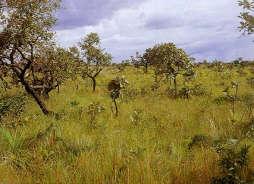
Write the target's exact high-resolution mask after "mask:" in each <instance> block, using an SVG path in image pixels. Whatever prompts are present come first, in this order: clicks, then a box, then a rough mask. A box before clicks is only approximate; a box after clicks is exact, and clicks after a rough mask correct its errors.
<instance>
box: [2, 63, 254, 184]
mask: <svg viewBox="0 0 254 184" xmlns="http://www.w3.org/2000/svg"><path fill="white" fill-rule="evenodd" d="M116 76H125V78H126V79H127V80H128V81H129V85H128V86H127V87H126V89H124V90H123V91H122V95H121V98H119V99H118V100H117V103H118V106H119V116H118V117H116V116H115V115H114V111H113V110H114V108H113V103H112V100H111V98H110V95H109V93H108V91H107V83H108V82H109V81H110V80H111V79H112V78H114V77H116ZM253 77H254V69H253V66H245V67H241V66H234V67H233V68H230V67H228V66H226V65H225V68H224V69H223V70H222V71H221V70H219V69H218V68H217V67H216V66H215V67H210V68H209V67H208V66H206V65H202V66H199V67H197V68H196V76H195V78H194V79H192V80H191V81H189V82H188V83H187V84H186V85H188V86H189V87H192V88H194V86H197V85H199V88H197V89H196V93H195V94H191V96H190V98H189V99H186V98H174V97H173V96H172V95H171V94H170V93H169V92H168V91H169V87H170V81H167V80H162V81H161V83H160V88H158V89H155V90H152V87H151V86H152V85H153V83H154V73H153V70H152V69H150V70H149V72H148V74H145V73H144V72H143V69H142V68H140V69H136V68H134V67H126V68H125V69H124V71H119V70H118V69H117V68H113V67H109V68H106V69H105V70H104V71H103V72H102V73H101V75H100V76H99V77H98V82H97V83H98V86H97V89H96V91H95V92H94V93H93V92H92V87H91V81H89V79H87V80H82V79H81V78H78V79H76V80H74V81H73V80H68V81H66V82H65V83H64V84H63V85H62V86H61V88H60V91H59V93H58V92H57V90H55V91H53V92H52V93H51V94H50V98H49V100H47V101H46V105H47V107H48V108H49V109H50V110H52V111H54V112H55V115H54V116H45V115H43V114H42V113H41V111H40V109H39V108H38V106H37V105H36V104H35V103H34V101H33V100H32V98H30V97H27V96H25V97H24V99H23V100H24V103H25V105H24V107H23V108H24V109H23V110H22V109H21V110H20V111H22V112H21V113H20V114H19V115H17V113H7V114H5V115H4V116H3V117H2V119H1V123H2V126H1V129H0V154H1V160H0V183H11V184H15V183H49V184H51V183H75V184H76V183H96V184H97V183H130V184H134V183H135V184H136V183H144V184H147V183H151V184H153V183H157V184H161V183H176V184H181V183H194V184H195V183H197V184H198V183H211V181H212V178H214V177H220V176H222V175H223V172H222V168H221V166H220V164H219V163H220V160H221V154H220V153H218V150H217V149H216V146H214V145H215V143H216V142H220V143H221V144H220V145H223V146H225V145H227V146H228V145H229V146H230V144H233V146H234V147H235V148H236V149H240V148H241V147H242V146H243V145H250V146H251V147H250V149H249V152H248V162H247V164H246V166H245V168H244V169H243V171H241V174H240V175H241V177H242V178H243V179H244V180H246V181H248V180H251V179H253V176H252V175H253V171H254V156H253V155H254V147H253V145H254V142H253V138H254V130H253V132H251V131H250V130H251V129H250V128H247V130H246V127H248V125H250V126H251V124H250V122H251V121H252V117H253V112H252V106H251V105H250V104H251V103H250V102H251V100H253V101H254V97H253V99H252V95H253V89H254V88H252V86H251V84H250V82H248V81H250V80H251V78H253ZM247 79H249V80H247ZM178 80H179V82H178V88H179V89H181V88H182V87H184V83H183V79H182V77H179V79H178ZM232 82H234V83H236V82H237V86H238V93H237V95H236V98H235V102H234V100H233V101H232V98H228V96H229V95H231V96H234V95H235V88H231V87H232ZM227 87H230V92H229V93H228V94H226V93H225V92H223V91H224V90H225V89H226V88H227ZM23 93H24V90H23V89H22V88H21V87H13V88H12V89H9V90H7V92H5V91H4V90H3V89H1V97H2V99H3V97H6V96H8V97H13V96H22V98H23V95H22V94H23ZM247 97H248V98H247ZM20 98H21V97H20ZM5 99H6V98H5ZM230 99H231V100H230ZM244 99H247V100H244ZM0 102H1V101H0ZM15 102H17V101H16V100H15ZM17 103H18V102H17ZM253 104H254V103H253ZM1 105H3V103H0V109H1V108H3V107H1ZM18 105H19V104H18ZM18 105H17V106H18ZM89 107H90V108H89ZM253 108H254V107H253ZM15 114H16V115H15ZM253 128H254V123H253ZM247 133H248V136H247V135H246V134H247ZM252 133H253V135H252ZM218 144H219V143H218Z"/></svg>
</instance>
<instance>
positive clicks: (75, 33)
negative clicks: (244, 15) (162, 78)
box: [55, 0, 254, 62]
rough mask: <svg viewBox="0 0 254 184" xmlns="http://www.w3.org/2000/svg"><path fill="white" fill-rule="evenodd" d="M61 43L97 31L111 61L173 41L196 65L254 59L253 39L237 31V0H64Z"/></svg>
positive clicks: (60, 15)
mask: <svg viewBox="0 0 254 184" xmlns="http://www.w3.org/2000/svg"><path fill="white" fill-rule="evenodd" d="M62 1H63V2H62V8H61V9H60V10H59V11H58V12H57V18H58V22H57V25H56V27H55V30H56V39H57V42H58V43H59V45H61V46H63V47H69V46H73V45H75V44H77V43H78V42H79V41H80V40H81V39H82V38H84V37H85V35H86V34H88V33H90V32H97V33H98V34H99V36H100V38H101V43H102V47H103V48H105V50H106V51H107V52H109V53H111V54H112V56H113V59H114V61H115V62H120V61H121V60H124V59H129V58H130V56H132V55H135V53H136V52H137V51H138V52H140V53H143V52H144V50H145V49H146V48H150V47H153V46H154V45H155V44H160V43H165V42H173V43H175V44H176V45H177V47H179V48H183V49H184V50H185V51H186V52H187V53H188V54H189V55H190V56H191V57H194V58H196V59H197V60H198V61H201V60H204V59H207V60H209V61H212V60H215V59H217V60H223V61H231V60H233V59H236V58H239V57H243V58H245V59H253V58H254V52H253V51H254V42H253V40H254V37H253V36H250V35H243V34H242V33H241V32H239V29H238V26H239V22H240V19H239V18H238V15H239V13H240V12H241V8H240V7H238V5H237V0H212V1H211V0H62Z"/></svg>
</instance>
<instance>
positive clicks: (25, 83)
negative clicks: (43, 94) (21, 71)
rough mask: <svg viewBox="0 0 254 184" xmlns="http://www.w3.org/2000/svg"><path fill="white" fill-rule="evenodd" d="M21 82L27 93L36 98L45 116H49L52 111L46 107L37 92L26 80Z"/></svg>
mask: <svg viewBox="0 0 254 184" xmlns="http://www.w3.org/2000/svg"><path fill="white" fill-rule="evenodd" d="M20 82H21V84H22V85H23V86H24V87H25V90H26V92H27V93H28V94H29V95H31V96H32V97H33V98H34V100H35V101H36V103H37V104H38V105H39V107H40V109H41V111H42V112H43V114H45V115H48V114H49V113H50V111H49V110H48V109H47V107H46V105H45V104H44V103H43V101H42V100H41V99H40V97H39V96H38V95H37V94H36V92H35V91H34V90H33V89H32V88H31V87H30V85H29V84H28V83H27V82H26V81H25V80H24V79H20Z"/></svg>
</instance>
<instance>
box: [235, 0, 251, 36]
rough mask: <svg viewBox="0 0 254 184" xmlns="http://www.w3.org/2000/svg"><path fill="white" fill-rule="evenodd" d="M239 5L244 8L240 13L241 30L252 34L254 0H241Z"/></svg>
mask: <svg viewBox="0 0 254 184" xmlns="http://www.w3.org/2000/svg"><path fill="white" fill-rule="evenodd" d="M238 4H239V6H241V7H242V8H243V12H241V13H240V16H239V17H240V18H241V22H240V26H239V28H240V30H241V31H244V33H248V34H252V33H253V32H254V16H253V12H254V0H240V1H238Z"/></svg>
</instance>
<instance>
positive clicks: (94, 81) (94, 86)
mask: <svg viewBox="0 0 254 184" xmlns="http://www.w3.org/2000/svg"><path fill="white" fill-rule="evenodd" d="M91 79H92V82H93V92H95V89H96V79H95V77H92V78H91Z"/></svg>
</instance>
